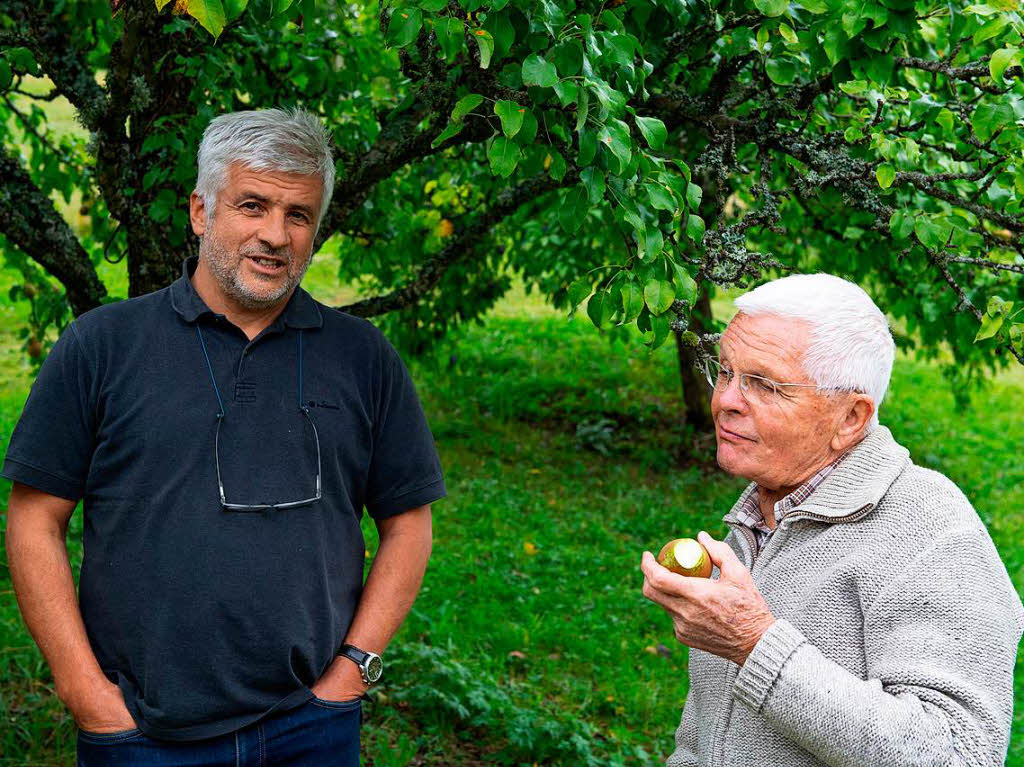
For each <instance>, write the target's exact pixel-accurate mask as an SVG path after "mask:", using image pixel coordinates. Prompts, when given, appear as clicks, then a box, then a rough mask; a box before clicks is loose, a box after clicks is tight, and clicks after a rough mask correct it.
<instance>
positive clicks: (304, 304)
mask: <svg viewBox="0 0 1024 767" xmlns="http://www.w3.org/2000/svg"><path fill="white" fill-rule="evenodd" d="M198 265H199V257H198V256H191V257H189V258H186V259H185V260H184V261H183V262H182V266H181V277H179V278H178V279H176V280H175V281H174V282H173V283H171V306H173V307H174V310H175V311H176V312H177V313H178V314H180V315H181V318H182V319H183V320H185V322H189V323H192V322H195V321H196V320H198V319H199V318H200V317H206V316H209V317H216V316H218V315H217V314H216V313H215V312H214V311H213V310H212V309H210V307H208V306H207V305H206V302H205V301H203V299H202V298H200V296H199V294H198V293H197V292H196V289H195V287H194V286H193V285H192V280H191V279H190V278H191V276H192V274H193V273H194V272H195V270H196V267H197V266H198ZM282 321H283V323H284V324H285V325H287V326H288V327H290V328H301V329H304V330H305V329H309V328H320V327H323V324H324V318H323V315H322V314H321V313H320V307H319V306H317V304H316V301H314V300H313V297H312V296H311V295H309V293H307V292H306V291H305V290H303V289H302V287H301V286H298V287H296V288H295V291H294V292H293V293H292V295H291V298H289V299H288V304H287V305H286V306H285V308H284V311H283V312H281V314H280V316H279V317H278V318H277V319H276V320H274V323H275V324H277V323H280V322H282Z"/></svg>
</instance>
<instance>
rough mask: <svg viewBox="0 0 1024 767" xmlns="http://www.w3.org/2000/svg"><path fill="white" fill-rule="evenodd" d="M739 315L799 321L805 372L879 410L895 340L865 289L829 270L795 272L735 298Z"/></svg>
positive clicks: (873, 422)
mask: <svg viewBox="0 0 1024 767" xmlns="http://www.w3.org/2000/svg"><path fill="white" fill-rule="evenodd" d="M735 304H736V308H737V309H739V310H740V311H741V312H743V313H744V314H747V315H750V316H755V315H759V314H760V315H763V314H771V315H775V316H777V317H785V318H790V319H796V320H803V321H805V322H807V323H808V325H809V326H810V329H811V342H810V344H808V346H807V349H805V350H804V354H803V358H802V360H801V362H802V364H803V368H804V372H805V373H807V375H808V377H809V378H810V379H811V380H812V381H814V382H815V383H816V384H817V385H818V386H819V387H820V388H822V389H838V390H841V391H858V392H864V393H865V394H867V395H869V396H870V397H871V399H872V400H874V403H875V412H874V415H872V417H871V423H870V424H869V425H868V428H867V431H868V432H870V431H872V430H873V429H874V428H875V427H876V426H877V425H878V408H879V406H880V405H881V403H882V399H883V398H884V397H885V392H886V390H887V389H888V388H889V377H890V375H891V374H892V364H893V360H894V358H895V354H896V344H895V343H894V342H893V339H892V333H891V332H890V331H889V322H888V320H886V318H885V315H884V314H882V312H881V311H880V310H879V308H878V307H877V306H876V305H875V302H874V301H872V300H871V298H870V297H869V296H868V294H867V293H865V292H864V291H863V290H862V289H861V288H860V287H858V286H857V285H855V284H853V283H852V282H848V281H847V280H844V279H841V278H840V277H835V276H833V275H831V274H794V275H791V276H789V277H783V278H782V279H778V280H773V281H772V282H768V283H765V284H764V285H761V286H760V287H758V288H755V289H754V290H752V291H750V292H749V293H746V294H744V295H742V296H740V297H739V298H737V299H736V301H735Z"/></svg>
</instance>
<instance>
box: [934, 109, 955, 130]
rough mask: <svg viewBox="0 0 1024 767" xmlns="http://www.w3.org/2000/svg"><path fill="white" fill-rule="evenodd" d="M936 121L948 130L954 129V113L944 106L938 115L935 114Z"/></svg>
mask: <svg viewBox="0 0 1024 767" xmlns="http://www.w3.org/2000/svg"><path fill="white" fill-rule="evenodd" d="M935 122H936V124H937V125H939V126H940V127H942V128H945V129H946V130H947V131H950V132H951V131H952V130H953V113H952V112H950V111H949V110H948V109H946V108H945V107H943V108H942V109H941V110H940V111H939V113H938V114H937V115H935Z"/></svg>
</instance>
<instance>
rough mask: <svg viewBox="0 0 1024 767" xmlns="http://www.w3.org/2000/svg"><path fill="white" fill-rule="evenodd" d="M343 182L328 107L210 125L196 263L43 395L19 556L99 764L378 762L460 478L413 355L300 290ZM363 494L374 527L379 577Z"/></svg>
mask: <svg viewBox="0 0 1024 767" xmlns="http://www.w3.org/2000/svg"><path fill="white" fill-rule="evenodd" d="M333 184H334V164H333V161H332V159H331V152H330V138H329V135H328V134H327V132H326V131H325V130H324V128H323V127H322V126H321V124H320V123H319V121H318V120H317V119H316V118H315V117H314V116H313V115H310V114H308V113H305V112H302V111H282V110H276V109H270V110H262V111H252V112H237V113H233V114H227V115H222V116H221V117H218V118H217V119H215V120H214V121H213V122H212V123H211V124H210V126H209V127H208V128H207V130H206V132H205V134H204V136H203V140H202V144H201V145H200V148H199V174H198V181H197V184H196V190H195V192H194V193H193V194H192V196H191V201H190V212H191V223H192V228H193V231H194V232H195V233H196V234H197V235H198V236H199V237H200V250H199V257H198V259H195V258H193V259H188V260H186V262H185V264H184V267H183V272H182V276H181V278H180V279H178V280H177V281H176V282H174V283H173V284H172V285H171V286H169V287H168V288H165V289H163V290H159V291H156V292H154V293H151V294H149V295H146V296H141V297H138V298H135V299H132V300H129V301H123V302H120V303H116V304H110V305H107V306H103V307H101V308H99V309H96V310H94V311H91V312H88V313H86V314H84V315H82V316H81V317H79V318H78V319H76V320H75V321H74V322H73V323H72V324H71V325H70V326H69V327H68V329H67V330H66V331H65V332H64V334H63V335H62V336H61V338H60V340H59V341H58V342H57V344H56V345H55V346H54V349H53V351H52V352H51V354H50V355H49V357H48V358H47V359H46V362H45V363H44V365H43V367H42V369H41V371H40V373H39V376H38V377H37V379H36V381H35V384H34V386H33V388H32V392H31V393H30V395H29V398H28V401H27V402H26V404H25V409H24V412H23V414H22V417H21V419H20V421H19V423H18V425H17V427H16V429H15V431H14V434H13V435H12V437H11V440H10V445H9V448H8V452H7V455H6V459H5V462H4V466H3V475H4V476H5V477H8V478H9V479H11V480H13V482H14V484H13V488H12V492H11V498H10V502H9V508H8V518H7V525H8V538H7V545H8V564H9V565H10V569H11V576H12V580H13V582H14V587H15V592H16V594H17V597H18V602H19V605H20V607H21V610H22V614H23V615H24V618H25V622H26V624H27V625H28V628H29V631H30V632H31V633H32V635H33V637H34V638H35V640H36V642H37V643H38V644H39V647H40V649H41V650H42V652H43V654H44V655H45V657H46V659H47V661H48V662H49V664H50V667H51V669H52V671H53V677H54V681H55V686H56V690H57V694H58V695H59V696H60V698H61V700H62V701H63V702H64V703H65V705H66V706H67V708H68V709H69V710H70V712H71V713H72V715H73V716H74V718H75V721H76V723H77V724H78V727H79V734H78V763H79V765H82V766H83V767H93V766H94V765H133V766H134V767H148V766H149V765H171V764H174V765H185V764H188V765H204V766H205V767H221V765H223V766H224V767H228V766H229V765H231V766H233V767H238V766H239V765H260V766H262V765H294V766H296V767H298V766H300V765H310V766H312V765H316V766H317V767H322V766H324V765H341V766H344V767H358V764H359V727H360V718H361V709H360V705H361V703H360V700H361V696H362V695H363V694H364V693H365V691H366V690H367V688H368V687H369V686H370V685H371V684H373V683H374V682H376V681H377V680H378V679H379V678H380V676H381V671H382V668H383V662H382V660H381V658H380V654H381V653H382V652H383V651H384V648H385V647H386V645H387V644H388V641H389V640H390V639H391V637H392V635H393V634H394V633H395V631H396V630H397V629H398V627H399V626H400V625H401V623H402V621H403V619H404V617H405V615H406V613H407V612H408V610H409V608H410V607H411V605H412V602H413V600H414V599H415V597H416V594H417V592H418V590H419V586H420V583H421V581H422V577H423V573H424V570H425V568H426V563H427V558H428V557H429V555H430V547H431V516H430V515H431V512H430V504H431V503H432V502H433V501H436V500H437V499H439V498H441V497H443V496H444V494H445V489H444V481H443V478H442V474H441V469H440V464H439V461H438V457H437V452H436V449H435V445H434V441H433V438H432V437H431V434H430V431H429V429H428V427H427V423H426V419H425V418H424V415H423V411H422V409H421V407H420V404H419V400H418V399H417V396H416V393H415V390H414V388H413V385H412V382H411V381H410V379H409V375H408V373H407V371H406V369H405V367H404V365H403V364H402V361H401V360H400V359H399V357H398V355H397V353H396V352H395V350H394V349H393V348H392V347H391V346H390V344H388V342H387V341H386V340H385V339H384V337H383V336H382V335H381V334H380V333H379V332H378V331H377V330H376V329H375V328H374V327H373V326H372V325H371V324H370V323H368V322H366V321H365V320H362V319H357V318H354V317H350V316H348V315H345V314H342V313H341V312H338V311H335V310H333V309H331V308H329V307H327V306H324V305H322V304H320V303H318V302H317V301H315V300H314V299H313V298H312V297H311V296H310V295H309V294H308V293H306V292H305V291H304V290H302V289H301V288H300V287H298V286H299V282H300V281H301V280H302V277H303V275H304V274H305V271H306V268H307V267H308V266H309V262H310V259H311V258H312V250H313V243H314V240H315V237H316V232H317V228H318V226H319V223H320V220H321V219H322V217H323V215H324V212H325V211H326V210H327V206H328V204H329V202H330V197H331V191H332V188H333ZM80 499H81V500H82V501H83V508H84V511H83V513H84V516H83V520H84V558H83V562H82V570H81V578H80V585H79V593H78V595H77V599H76V593H75V586H74V581H73V578H72V573H71V567H70V564H69V561H68V554H67V549H66V547H65V534H66V531H67V525H68V520H69V518H70V517H71V514H72V511H73V510H74V508H75V506H76V504H77V502H78V500H80ZM364 508H365V509H366V510H367V512H368V513H369V514H370V516H371V517H372V518H373V520H374V523H375V524H376V527H377V530H378V532H379V536H380V545H379V548H378V551H377V553H376V556H375V558H374V560H373V563H372V566H371V567H370V571H369V574H368V575H367V578H366V581H365V584H364V582H363V572H364V563H365V559H366V549H365V544H364V541H363V536H362V532H361V528H360V518H361V516H362V513H363V509H364Z"/></svg>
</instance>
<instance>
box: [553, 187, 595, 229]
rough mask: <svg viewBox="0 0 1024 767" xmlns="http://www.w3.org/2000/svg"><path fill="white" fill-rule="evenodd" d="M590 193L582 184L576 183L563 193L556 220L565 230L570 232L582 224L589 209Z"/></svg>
mask: <svg viewBox="0 0 1024 767" xmlns="http://www.w3.org/2000/svg"><path fill="white" fill-rule="evenodd" d="M589 201H590V195H589V194H587V190H586V189H584V188H583V186H582V185H580V184H577V185H576V186H574V187H573V188H572V189H569V190H567V191H566V193H565V197H564V198H562V204H561V206H560V207H559V209H558V222H559V223H560V224H561V225H562V228H563V229H565V231H567V232H569V233H570V234H572V233H573V232H575V231H576V230H578V229H579V228H580V226H581V225H582V224H583V219H585V218H586V217H587V211H588V210H589Z"/></svg>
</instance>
